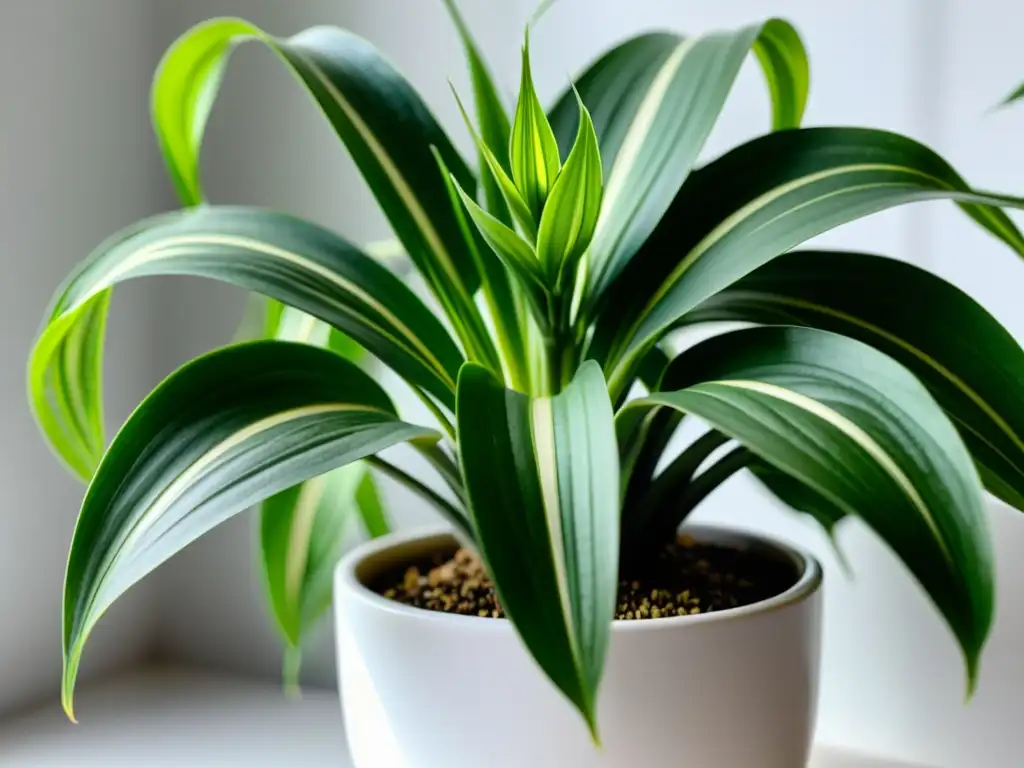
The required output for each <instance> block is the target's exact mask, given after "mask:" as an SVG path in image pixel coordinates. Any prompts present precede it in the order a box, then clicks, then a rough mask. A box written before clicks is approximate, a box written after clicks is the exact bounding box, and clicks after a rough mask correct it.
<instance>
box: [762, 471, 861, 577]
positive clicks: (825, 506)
mask: <svg viewBox="0 0 1024 768" xmlns="http://www.w3.org/2000/svg"><path fill="white" fill-rule="evenodd" d="M748 469H749V470H750V473H751V474H752V475H753V476H754V477H756V478H757V479H758V481H760V483H761V485H763V486H764V487H765V488H766V489H767V490H768V492H769V493H771V494H773V495H774V496H775V497H776V498H778V499H779V501H781V502H782V503H783V504H785V505H787V506H789V507H792V508H793V509H794V510H796V511H797V512H803V513H804V514H805V515H808V516H809V517H810V518H811V519H813V520H814V521H815V522H816V523H818V525H820V526H821V528H822V530H823V531H824V532H825V535H826V536H828V539H829V542H831V544H832V549H833V551H834V553H835V556H836V559H837V560H838V561H839V563H840V565H841V566H842V568H843V569H844V570H845V571H846V572H847V574H848V575H850V576H853V575H854V574H853V571H852V569H851V567H850V563H849V562H848V561H847V559H846V556H845V555H844V554H843V552H842V550H841V549H840V548H839V542H838V541H837V540H836V526H837V525H839V523H840V522H841V521H842V520H843V519H844V518H845V517H846V516H847V513H846V511H845V510H844V509H843V508H842V507H841V506H839V505H838V504H836V503H835V502H833V501H832V500H831V499H829V498H828V497H826V496H824V495H822V494H820V493H818V492H817V491H815V490H813V489H812V488H809V487H808V486H806V485H804V483H802V482H800V480H798V479H796V478H795V477H793V476H791V475H787V474H786V473H785V472H782V471H780V470H778V469H776V468H775V467H773V466H772V465H771V464H768V463H767V462H765V461H760V460H757V461H754V462H752V463H751V464H750V466H749V467H748Z"/></svg>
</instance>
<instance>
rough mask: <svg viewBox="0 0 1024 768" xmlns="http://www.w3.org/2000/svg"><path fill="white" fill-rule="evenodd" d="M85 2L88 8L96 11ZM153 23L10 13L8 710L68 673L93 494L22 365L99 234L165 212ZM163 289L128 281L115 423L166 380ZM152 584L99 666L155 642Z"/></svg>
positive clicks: (56, 12)
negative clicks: (156, 333) (80, 536)
mask: <svg viewBox="0 0 1024 768" xmlns="http://www.w3.org/2000/svg"><path fill="white" fill-rule="evenodd" d="M86 6H87V7H86ZM151 26H152V25H151V19H150V14H149V12H148V11H147V9H146V8H145V7H144V6H143V5H142V4H140V3H132V2H124V1H123V0H90V2H89V3H88V4H86V3H67V2H64V0H32V2H16V3H15V2H5V3H2V4H0V103H2V104H3V106H2V107H0V264H2V267H3V269H2V273H0V275H2V276H0V318H2V328H3V330H2V332H0V361H2V362H0V488H2V489H3V492H2V499H3V500H2V502H0V715H2V714H3V713H4V712H7V711H9V710H10V709H11V708H13V707H14V706H16V705H19V704H24V703H25V702H27V701H31V700H36V699H39V698H41V697H44V696H45V697H48V698H50V699H52V697H53V692H54V691H55V690H56V689H57V685H58V681H59V679H60V600H61V584H62V579H63V574H64V562H65V558H66V555H67V549H68V543H69V542H70V540H71V532H72V529H73V527H74V523H75V516H76V514H77V511H78V504H79V501H80V499H81V494H82V489H81V487H80V486H79V485H78V484H77V483H76V482H75V481H74V480H72V479H71V478H70V477H68V476H67V475H65V474H64V473H63V471H62V470H60V469H59V468H58V467H57V465H56V463H55V461H54V460H53V458H52V457H51V456H50V455H49V453H48V452H47V450H46V448H45V447H44V445H43V443H42V441H41V440H40V439H39V438H38V436H37V434H36V429H35V424H34V423H33V421H32V417H31V416H30V414H29V410H28V407H27V399H26V394H25V365H26V360H27V358H28V353H29V348H30V346H31V342H32V339H33V337H34V335H35V333H36V331H37V329H38V327H39V325H40V323H41V321H42V319H43V313H44V311H45V310H46V307H47V304H48V303H49V300H50V296H51V294H52V293H53V292H54V290H55V289H56V287H57V286H58V285H59V284H60V282H61V281H62V280H63V279H64V277H65V275H66V274H67V272H68V271H69V270H70V269H71V267H72V266H73V265H74V264H75V263H76V262H77V261H78V260H79V259H81V258H82V257H83V256H84V255H85V253H86V252H87V251H88V249H90V248H91V247H92V246H93V245H94V244H95V243H97V242H99V240H100V239H102V238H104V237H105V236H106V235H107V234H109V233H110V232H111V231H112V230H114V229H116V228H119V227H122V226H124V225H126V224H129V223H130V222H131V221H132V220H134V219H136V218H138V217H140V216H143V215H146V214H149V213H152V212H154V211H155V210H157V208H158V207H159V206H160V205H161V204H162V200H161V198H160V194H159V190H160V173H161V170H160V167H159V165H158V160H157V158H156V156H155V154H154V152H153V149H152V142H151V140H150V138H149V133H148V131H149V128H148V111H147V90H148V81H149V73H150V72H151V70H152V68H153V66H154V65H155V63H156V60H157V56H158V54H159V52H158V50H156V48H155V45H154V41H153V40H151ZM154 290H155V289H154V287H153V285H152V284H148V285H147V284H138V285H132V286H128V287H127V288H126V290H124V291H122V292H120V294H119V296H118V297H117V301H116V302H115V307H114V310H113V312H112V321H113V322H112V326H113V328H112V332H111V345H110V354H109V356H108V360H107V371H108V373H109V375H108V377H107V378H108V381H109V383H110V388H109V397H108V401H107V402H108V421H109V423H110V424H111V426H116V425H117V424H118V423H120V422H121V421H122V420H123V419H124V417H125V416H126V415H127V414H128V412H129V410H130V408H132V407H133V406H134V405H135V403H136V402H138V400H139V399H140V398H141V397H142V396H143V395H145V393H146V391H147V390H148V389H149V388H150V386H151V385H153V384H154V383H156V381H157V379H156V377H155V372H154V363H155V360H154V359H153V358H152V357H151V352H152V346H151V344H150V335H151V334H150V325H151V315H150V312H149V308H148V303H149V298H150V296H151V295H152V294H153V293H154ZM155 594H156V590H155V584H145V585H143V586H142V588H141V589H140V590H139V591H138V593H137V594H134V595H132V596H131V597H130V599H129V600H128V601H127V602H126V603H125V604H124V605H121V606H117V607H115V609H114V610H113V611H111V615H110V620H109V621H107V622H104V626H103V627H102V628H101V629H99V630H97V632H98V635H99V636H98V637H97V638H96V640H97V642H96V647H95V648H94V649H92V652H91V653H90V654H89V658H88V659H87V664H88V665H89V668H90V669H91V670H92V671H93V672H96V671H101V670H105V669H110V668H112V667H115V666H117V665H119V664H122V663H128V662H131V661H133V660H136V659H137V658H138V657H139V656H140V655H141V654H143V653H145V652H146V651H147V649H148V648H149V647H150V639H151V638H150V635H151V634H152V631H153V628H154V625H153V622H152V619H153V618H154V616H155V606H154V605H153V597H154V595H155Z"/></svg>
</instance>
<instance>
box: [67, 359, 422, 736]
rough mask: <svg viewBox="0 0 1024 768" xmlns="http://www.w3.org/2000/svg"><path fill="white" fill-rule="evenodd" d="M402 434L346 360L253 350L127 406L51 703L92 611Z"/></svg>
mask: <svg viewBox="0 0 1024 768" xmlns="http://www.w3.org/2000/svg"><path fill="white" fill-rule="evenodd" d="M438 437H439V435H438V434H437V433H436V432H434V431H433V430H429V429H424V428H422V427H417V426H413V425H410V424H406V423H404V422H402V421H400V420H399V419H398V417H397V416H396V414H395V409H394V406H393V405H392V404H391V401H390V400H389V399H388V397H387V395H386V394H385V393H384V391H383V390H382V389H381V388H380V386H379V385H378V384H377V383H376V382H374V381H373V379H371V378H370V377H369V376H368V375H367V374H366V373H364V372H363V371H361V370H360V369H359V368H358V367H357V366H355V365H354V364H353V363H351V362H349V361H347V360H345V359H344V358H342V357H339V356H338V355H336V354H334V353H332V352H328V351H326V350H322V349H317V348H315V347H312V346H309V345H307V344H292V343H286V342H280V341H260V342H253V343H250V344H244V345H239V346H235V347H227V348H225V349H221V350H218V351H216V352H213V353H211V354H208V355H205V356H203V357H200V358H198V359H197V360H194V361H192V362H191V363H188V364H187V365H185V366H184V367H182V368H181V369H179V370H178V371H177V372H176V373H174V374H172V375H171V376H170V377H169V378H168V379H167V380H165V381H164V382H163V383H162V384H161V385H160V386H159V387H157V389H156V390H154V392H153V393H152V394H150V395H149V397H147V398H146V400H145V401H143V403H142V404H141V405H140V406H139V407H138V408H137V409H136V411H135V412H134V413H133V414H132V416H131V418H129V419H128V421H127V423H126V424H125V425H124V426H123V427H122V428H121V431H120V432H119V433H118V434H117V436H116V437H115V438H114V441H113V442H112V443H111V445H110V448H109V449H108V450H107V453H106V454H105V455H104V457H103V461H102V463H101V464H100V466H99V468H98V469H97V471H96V474H95V476H94V477H93V479H92V482H91V483H90V484H89V489H88V491H87V492H86V496H85V500H84V502H83V503H82V511H81V513H80V514H79V517H78V523H77V525H76V527H75V533H74V537H73V539H72V543H71V553H70V555H69V558H68V567H67V574H66V576H65V582H64V632H63V640H64V675H63V682H62V688H61V690H62V701H63V704H64V708H65V710H66V711H67V712H68V714H69V716H72V717H73V712H72V694H73V690H74V685H75V679H76V677H77V674H78V666H79V662H80V660H81V656H82V649H83V646H84V644H85V641H86V639H87V638H88V636H89V633H90V632H91V631H92V629H93V627H94V626H95V624H96V622H97V621H98V620H99V619H100V617H101V616H102V615H103V613H104V612H105V611H106V609H107V608H108V607H109V606H110V605H111V604H112V603H113V602H114V601H115V600H116V599H117V598H118V597H119V596H120V595H121V594H123V593H124V592H125V591H126V590H127V589H129V588H130V587H131V586H132V585H133V584H135V583H136V582H137V581H139V580H140V579H141V578H143V577H144V576H145V575H146V574H148V573H149V572H150V571H152V570H153V569H154V568H156V567H157V566H158V565H160V564H161V563H162V562H164V561H165V560H167V559H168V558H169V557H171V556H172V555H174V554H175V553H176V552H178V551H180V550H181V549H183V548H184V547H185V546H187V545H188V544H189V543H191V542H192V541H194V540H195V539H197V538H198V537H200V536H202V535H203V534H204V533H206V532H207V531H209V530H210V529H212V528H213V527H215V526H216V525H218V524H219V523H221V522H223V521H224V520H227V519H228V518H229V517H231V516H232V515H234V514H236V513H238V512H241V511H243V510H245V509H247V508H248V507H250V506H251V505H253V504H255V503H257V502H259V501H262V500H263V499H265V498H267V497H269V496H272V495H273V494H275V493H278V492H280V491H283V490H285V489H286V488H289V487H291V486H294V485H296V484H297V483H300V482H302V481H304V480H307V479H309V478H312V477H317V476H319V475H322V474H324V473H325V472H328V471H330V470H332V469H334V468H336V467H340V466H342V465H344V464H348V463H350V462H352V461H356V460H358V459H361V458H363V457H366V456H370V455H372V454H374V453H377V452H378V451H381V450H383V449H385V448H388V447H390V446H392V445H395V444H397V443H401V442H406V441H434V440H437V439H438Z"/></svg>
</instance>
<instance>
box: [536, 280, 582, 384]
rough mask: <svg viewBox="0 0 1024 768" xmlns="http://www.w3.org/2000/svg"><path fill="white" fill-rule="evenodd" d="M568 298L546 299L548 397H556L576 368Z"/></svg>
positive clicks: (556, 295)
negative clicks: (549, 395)
mask: <svg viewBox="0 0 1024 768" xmlns="http://www.w3.org/2000/svg"><path fill="white" fill-rule="evenodd" d="M570 303H571V297H568V296H564V295H561V294H553V295H551V296H549V297H548V313H547V314H548V328H547V331H546V332H545V335H544V348H545V352H546V363H547V380H548V394H551V395H556V394H558V393H559V392H561V391H562V390H563V389H565V387H566V386H567V385H568V384H569V382H570V381H571V380H572V375H573V373H574V372H575V370H574V369H575V367H576V335H575V331H574V329H573V328H572V325H571V322H570V316H569V315H570Z"/></svg>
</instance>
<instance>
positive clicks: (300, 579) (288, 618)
mask: <svg viewBox="0 0 1024 768" xmlns="http://www.w3.org/2000/svg"><path fill="white" fill-rule="evenodd" d="M367 476H368V475H367V470H366V469H365V468H364V467H362V466H360V465H359V464H349V465H348V466H345V467H341V468H340V469H336V470H334V471H333V472H329V473H327V474H325V475H320V476H319V477H315V478H312V479H310V480H307V481H306V482H304V483H300V484H299V485H294V486H292V487H291V488H287V489H285V490H283V491H281V492H280V493H276V494H274V495H273V496H271V497H270V498H268V499H265V500H264V501H263V503H262V504H261V505H260V556H261V563H262V566H263V576H264V583H265V584H266V587H267V593H268V595H269V597H270V605H271V608H272V609H273V611H274V618H275V619H276V621H277V624H278V626H279V627H280V629H281V632H282V634H283V635H284V638H285V640H286V642H287V643H288V645H289V646H291V647H292V648H300V647H301V645H302V641H303V639H304V636H305V635H306V633H307V632H308V631H309V629H310V628H312V626H313V624H315V622H316V621H317V620H318V619H319V618H320V617H321V616H322V614H323V612H324V610H326V608H327V606H328V605H329V604H330V599H331V585H330V578H329V572H330V571H331V570H333V567H334V566H335V565H336V564H337V560H338V557H339V556H340V555H341V542H342V538H343V536H344V534H345V529H346V528H347V527H349V525H350V524H351V523H352V521H353V520H354V519H355V518H356V516H357V509H356V505H355V493H356V488H357V487H358V485H359V483H360V481H361V480H362V479H363V478H364V477H367ZM314 549H315V550H316V551H315V556H314ZM294 671H295V672H297V671H298V670H297V669H295V670H294ZM294 682H295V681H286V684H292V683H294Z"/></svg>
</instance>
